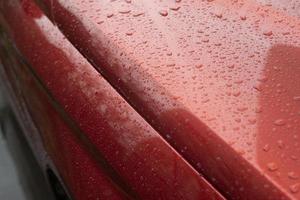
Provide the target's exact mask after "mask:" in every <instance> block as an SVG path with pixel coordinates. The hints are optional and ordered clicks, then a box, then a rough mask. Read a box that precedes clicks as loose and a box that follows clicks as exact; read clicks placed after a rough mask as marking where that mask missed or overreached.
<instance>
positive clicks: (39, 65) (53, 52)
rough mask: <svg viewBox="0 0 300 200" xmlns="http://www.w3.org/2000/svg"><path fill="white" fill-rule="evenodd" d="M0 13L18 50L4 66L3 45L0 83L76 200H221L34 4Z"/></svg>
mask: <svg viewBox="0 0 300 200" xmlns="http://www.w3.org/2000/svg"><path fill="white" fill-rule="evenodd" d="M0 10H1V16H2V18H1V26H2V27H3V28H4V30H5V32H6V34H7V35H8V38H9V39H11V40H12V41H13V42H14V45H15V47H16V49H15V50H14V51H15V52H14V53H13V52H10V55H11V56H12V58H11V59H8V57H7V53H6V52H5V50H3V49H9V47H7V46H9V45H7V44H6V42H5V39H2V51H1V54H0V55H1V60H2V63H3V66H4V69H5V71H4V72H5V73H6V74H4V75H6V76H8V78H7V80H9V81H10V82H11V84H12V85H13V86H15V87H16V88H14V89H13V90H15V92H21V93H22V96H23V98H22V99H23V100H24V102H23V103H24V104H26V107H27V108H28V110H29V113H30V115H31V117H32V120H33V122H34V123H35V125H36V126H37V128H38V130H39V133H40V135H41V138H42V142H43V144H44V146H45V149H46V151H47V153H48V154H49V157H50V158H51V159H52V160H53V163H54V164H55V166H56V167H57V170H58V172H59V173H60V175H61V176H62V179H63V181H64V183H65V184H66V187H67V188H68V190H69V192H70V195H71V196H72V197H73V198H74V199H138V198H142V199H224V198H223V197H222V196H221V195H220V194H219V193H218V192H217V191H216V190H215V189H214V188H213V187H212V186H211V185H210V184H209V183H208V182H207V181H206V180H205V179H204V178H203V177H202V176H201V175H200V174H199V173H198V172H196V171H195V170H194V169H193V168H192V167H191V166H190V165H189V164H188V163H187V162H186V161H185V160H184V159H183V158H182V157H181V156H180V155H179V154H178V153H177V152H176V151H175V150H174V149H173V148H172V147H171V146H170V145H169V144H168V143H167V142H166V141H165V140H164V139H163V138H162V137H161V136H160V135H159V134H158V133H157V132H156V131H155V130H154V129H153V128H152V127H151V126H150V125H149V124H148V123H147V122H146V121H145V120H144V119H143V118H142V117H141V116H140V115H139V114H138V113H137V112H136V111H135V110H134V109H133V108H132V107H131V106H130V105H129V104H128V103H127V102H126V101H125V100H124V99H123V98H122V97H121V96H120V95H119V94H118V93H117V92H116V91H115V90H114V89H113V88H112V87H111V86H110V84H109V83H108V82H107V81H106V80H105V79H104V78H103V77H102V76H101V75H100V74H99V73H98V72H97V71H96V70H95V69H94V68H93V67H92V66H91V65H90V64H89V63H88V62H87V60H86V59H85V58H84V57H83V56H82V55H81V54H80V53H79V52H78V51H77V50H76V49H75V48H74V47H73V46H72V44H71V43H70V42H69V41H68V40H67V39H66V38H65V37H64V36H63V34H62V33H61V32H60V31H59V30H58V28H57V27H56V26H54V25H53V24H52V23H51V22H50V21H49V20H48V18H47V16H45V15H44V14H43V12H42V11H41V10H40V9H39V8H38V7H37V6H36V4H35V3H34V2H33V1H32V0H22V1H19V0H11V1H5V2H4V1H2V2H1V4H0ZM13 77H15V79H14V78H13ZM15 84H17V86H16V85H15ZM18 100H19V101H20V99H18ZM30 139H32V138H29V140H30Z"/></svg>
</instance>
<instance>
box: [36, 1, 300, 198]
mask: <svg viewBox="0 0 300 200" xmlns="http://www.w3.org/2000/svg"><path fill="white" fill-rule="evenodd" d="M39 2H40V3H41V4H42V5H43V6H42V7H44V8H45V9H46V10H47V13H48V16H49V17H50V18H51V19H52V21H54V22H55V23H56V24H57V25H58V26H59V28H60V29H61V30H62V31H63V32H64V33H65V35H66V37H67V38H69V40H70V41H71V42H72V43H73V45H74V46H75V47H77V48H78V49H79V51H80V52H81V53H82V54H83V55H85V56H86V57H87V58H88V60H89V61H90V63H92V64H93V66H94V67H95V68H96V69H98V71H99V72H101V74H102V75H103V76H104V77H105V78H106V79H107V80H108V81H109V82H110V83H111V84H112V85H113V86H114V87H115V88H116V89H117V90H118V91H119V92H120V93H121V94H122V95H123V96H124V98H125V99H126V100H127V101H128V102H129V103H130V104H131V105H132V106H133V107H134V108H135V109H136V110H137V111H138V112H139V113H140V114H141V115H142V116H143V117H144V118H145V119H146V120H147V121H148V122H149V123H150V124H151V125H152V126H153V127H154V128H155V129H156V130H157V131H158V132H159V133H160V134H161V135H162V136H163V137H164V138H165V139H166V140H167V141H168V142H169V143H170V144H171V145H172V146H173V147H175V149H176V150H177V151H178V152H179V153H180V154H181V155H183V156H184V158H186V159H187V160H188V161H189V162H190V163H191V164H192V165H193V167H194V168H195V169H197V170H198V171H199V172H201V173H203V174H204V175H205V177H206V178H207V179H208V180H209V181H210V182H211V183H212V184H213V185H214V186H216V187H217V188H218V189H219V190H220V191H221V192H222V193H223V194H224V195H226V196H227V197H228V198H230V199H299V198H300V179H299V176H300V162H299V159H300V139H299V131H300V125H299V118H300V115H299V109H300V107H299V106H300V101H299V99H300V98H299V95H300V82H299V80H300V39H299V38H300V19H299V17H300V13H299V12H300V9H299V5H300V2H299V0H291V1H286V0H269V1H266V0H199V1H197V0H182V1H181V0H178V1H177V0H176V1H175V0H166V1H159V0H154V1H148V0H140V1H137V0H128V1H127V0H126V1H125V0H124V1H123V0H116V1H111V0H102V1H96V0H90V1H80V0H74V1H67V0H65V1H64V0H40V1H39Z"/></svg>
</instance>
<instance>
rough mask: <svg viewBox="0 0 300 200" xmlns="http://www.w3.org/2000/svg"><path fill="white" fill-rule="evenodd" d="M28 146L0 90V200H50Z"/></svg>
mask: <svg viewBox="0 0 300 200" xmlns="http://www.w3.org/2000/svg"><path fill="white" fill-rule="evenodd" d="M53 199H54V198H53V196H52V193H51V192H50V189H49V187H48V185H47V182H46V181H45V178H44V175H43V173H42V171H41V169H40V168H39V167H38V164H37V161H36V160H35V158H34V156H33V153H32V151H31V149H30V148H29V146H28V144H27V143H26V140H25V138H24V136H23V135H22V132H21V129H20V128H19V126H18V123H17V121H16V120H15V117H14V116H13V114H12V111H11V109H10V107H9V106H8V104H7V103H6V100H5V98H4V95H3V92H1V90H0V200H53Z"/></svg>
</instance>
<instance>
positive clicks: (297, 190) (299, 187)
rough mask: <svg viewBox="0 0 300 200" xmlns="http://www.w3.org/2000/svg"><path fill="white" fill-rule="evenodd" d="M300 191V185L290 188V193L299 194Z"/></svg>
mask: <svg viewBox="0 0 300 200" xmlns="http://www.w3.org/2000/svg"><path fill="white" fill-rule="evenodd" d="M299 190H300V183H296V184H294V185H291V186H290V191H291V192H292V193H297V192H299Z"/></svg>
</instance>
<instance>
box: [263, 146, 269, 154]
mask: <svg viewBox="0 0 300 200" xmlns="http://www.w3.org/2000/svg"><path fill="white" fill-rule="evenodd" d="M263 150H264V151H265V152H268V151H269V150H270V145H268V144H266V145H265V146H264V147H263Z"/></svg>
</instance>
